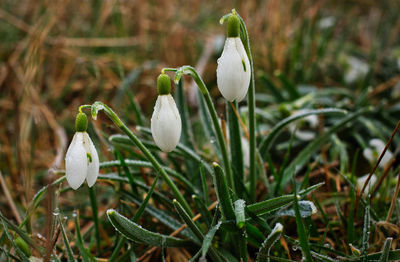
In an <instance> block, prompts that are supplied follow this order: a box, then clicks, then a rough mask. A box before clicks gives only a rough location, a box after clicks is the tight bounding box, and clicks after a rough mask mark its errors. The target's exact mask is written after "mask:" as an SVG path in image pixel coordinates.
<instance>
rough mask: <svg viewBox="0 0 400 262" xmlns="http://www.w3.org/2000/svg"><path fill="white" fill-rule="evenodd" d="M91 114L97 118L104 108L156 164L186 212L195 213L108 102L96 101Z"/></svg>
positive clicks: (156, 162)
mask: <svg viewBox="0 0 400 262" xmlns="http://www.w3.org/2000/svg"><path fill="white" fill-rule="evenodd" d="M91 110H92V112H91V114H92V117H93V119H96V118H97V114H98V111H100V110H104V112H105V113H106V115H107V116H108V117H109V118H110V119H111V120H112V121H113V122H114V124H115V125H116V126H117V127H119V128H120V129H121V130H122V131H123V132H124V133H125V134H126V135H127V136H128V137H129V138H130V139H131V140H132V141H133V142H134V143H135V145H136V146H137V147H138V148H139V149H140V151H142V153H143V154H144V155H145V157H146V158H147V160H149V161H150V162H151V164H152V165H153V166H154V169H156V170H157V171H158V172H159V173H160V175H161V176H162V178H163V179H164V181H165V182H166V183H167V184H168V186H169V187H170V188H171V190H172V192H173V193H174V195H175V197H176V199H177V200H178V201H179V203H180V204H181V205H182V206H183V208H185V210H186V212H188V213H189V214H191V215H193V213H192V210H191V209H190V206H189V204H188V203H187V202H186V200H185V198H184V197H183V195H182V194H181V192H180V191H179V189H178V187H177V186H176V185H175V183H174V181H172V179H171V178H170V177H169V176H168V174H167V173H166V171H165V170H164V168H163V167H162V166H161V165H160V163H159V162H158V161H157V159H156V158H155V157H154V156H153V155H152V153H151V152H150V151H149V150H148V149H147V147H146V146H145V145H143V143H142V142H141V141H140V140H139V138H138V137H137V136H136V135H135V134H134V133H133V132H132V131H131V130H130V129H129V128H128V127H127V126H126V125H125V124H124V123H123V122H122V121H121V119H120V118H119V117H118V116H117V114H115V112H114V111H113V110H112V109H111V108H110V107H108V106H107V105H106V104H104V103H102V102H99V101H97V102H95V103H94V104H93V105H92V107H91Z"/></svg>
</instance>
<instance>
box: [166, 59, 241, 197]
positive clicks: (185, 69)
mask: <svg viewBox="0 0 400 262" xmlns="http://www.w3.org/2000/svg"><path fill="white" fill-rule="evenodd" d="M164 71H172V72H175V79H174V81H175V83H178V82H179V80H180V79H181V78H182V76H183V75H190V76H191V77H193V80H194V81H195V82H196V84H197V86H198V87H199V89H200V91H201V93H202V94H203V96H204V98H205V100H206V104H207V107H208V111H209V112H210V115H211V119H212V122H213V125H214V129H215V132H216V134H217V140H218V145H219V147H220V149H221V154H222V161H223V165H224V169H225V173H226V177H227V182H228V186H229V187H230V188H232V189H233V188H234V187H233V175H232V170H231V166H230V164H229V156H228V150H227V148H226V144H225V139H224V135H223V134H222V129H221V126H220V124H219V121H218V116H217V112H216V110H215V107H214V104H213V102H212V99H211V96H210V93H209V92H208V89H207V87H206V85H205V84H204V82H203V79H201V77H200V76H199V74H198V73H197V71H196V69H194V68H193V67H192V66H182V67H180V68H178V69H176V68H164V69H163V70H162V72H164Z"/></svg>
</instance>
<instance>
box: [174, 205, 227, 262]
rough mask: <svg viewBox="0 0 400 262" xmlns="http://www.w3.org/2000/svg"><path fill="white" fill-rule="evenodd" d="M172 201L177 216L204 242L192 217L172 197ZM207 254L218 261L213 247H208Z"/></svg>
mask: <svg viewBox="0 0 400 262" xmlns="http://www.w3.org/2000/svg"><path fill="white" fill-rule="evenodd" d="M173 202H174V206H175V209H176V211H178V214H179V216H180V217H181V218H182V220H183V221H185V224H186V225H187V226H188V228H189V229H190V230H191V231H192V232H193V234H194V235H195V236H196V237H197V239H198V240H199V241H200V242H203V243H204V235H203V233H202V232H201V230H200V228H199V227H198V226H197V225H196V224H195V223H194V221H193V220H192V218H191V217H190V216H189V214H188V213H187V212H186V211H185V209H183V207H182V205H181V204H179V202H178V201H177V200H176V199H174V201H173ZM204 255H205V254H204ZM209 255H210V257H211V258H212V260H213V261H220V258H219V256H218V254H217V252H216V250H215V249H214V248H213V247H211V248H210V252H209Z"/></svg>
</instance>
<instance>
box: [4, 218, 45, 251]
mask: <svg viewBox="0 0 400 262" xmlns="http://www.w3.org/2000/svg"><path fill="white" fill-rule="evenodd" d="M0 219H1V220H2V221H3V222H4V224H6V225H7V228H8V227H9V228H10V229H11V230H13V231H14V232H15V233H17V234H18V235H19V236H20V237H21V238H22V239H23V240H24V241H25V242H26V243H27V244H28V245H29V246H31V247H33V248H34V249H35V250H36V251H37V252H39V254H41V255H43V254H44V250H43V248H42V247H41V246H39V245H38V244H37V243H35V242H34V241H33V240H32V239H31V238H30V237H29V236H28V234H27V233H25V231H23V230H22V229H20V228H19V227H17V226H16V225H14V223H12V222H11V221H10V220H8V219H7V218H6V217H5V216H4V215H3V214H2V213H1V212H0Z"/></svg>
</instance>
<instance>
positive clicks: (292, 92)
mask: <svg viewBox="0 0 400 262" xmlns="http://www.w3.org/2000/svg"><path fill="white" fill-rule="evenodd" d="M274 75H275V76H276V77H277V78H278V79H279V80H280V82H281V83H282V86H283V88H284V89H286V91H287V92H288V94H289V96H290V99H291V100H295V99H297V98H299V97H300V93H299V91H298V90H297V87H296V86H295V85H294V84H293V83H292V82H290V80H289V79H288V78H287V76H286V75H285V74H284V73H283V72H281V71H279V70H276V71H275V72H274Z"/></svg>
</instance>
